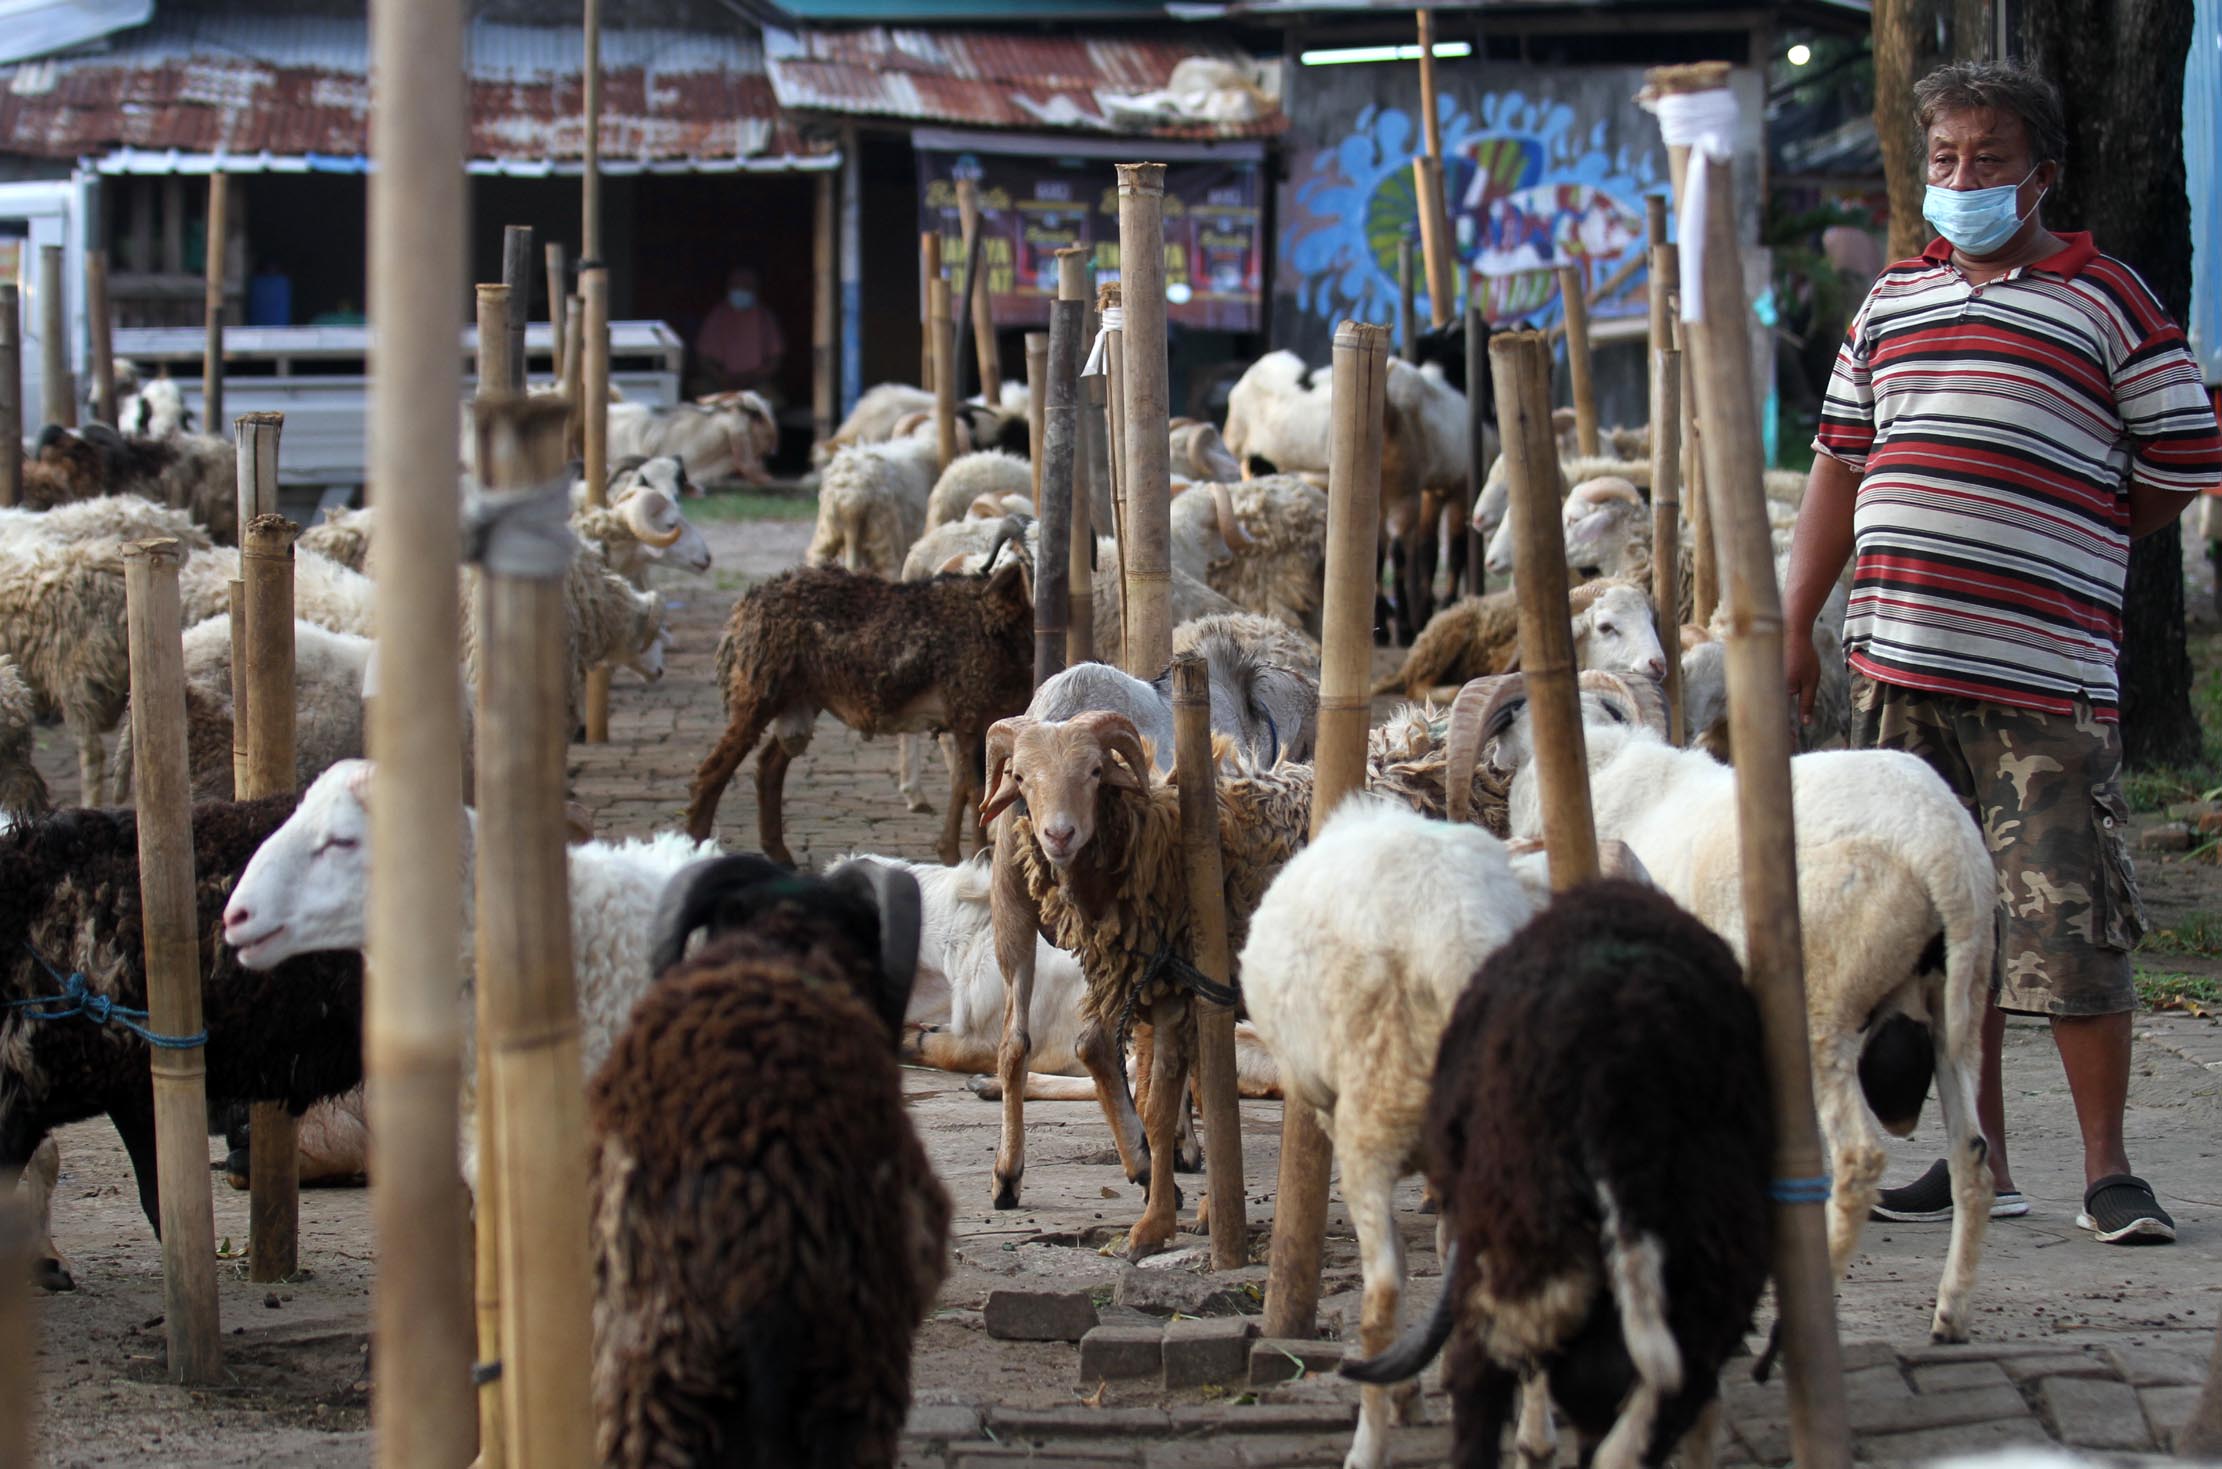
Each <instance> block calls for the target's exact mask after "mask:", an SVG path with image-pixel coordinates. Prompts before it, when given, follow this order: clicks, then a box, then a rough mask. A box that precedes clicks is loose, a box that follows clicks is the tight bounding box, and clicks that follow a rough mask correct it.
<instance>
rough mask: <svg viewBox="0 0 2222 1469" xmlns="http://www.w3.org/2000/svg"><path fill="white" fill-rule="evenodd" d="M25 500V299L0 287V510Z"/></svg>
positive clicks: (13, 287)
mask: <svg viewBox="0 0 2222 1469" xmlns="http://www.w3.org/2000/svg"><path fill="white" fill-rule="evenodd" d="M22 500H23V296H22V292H21V291H20V290H19V289H18V288H17V286H16V284H15V283H14V282H13V281H10V282H8V283H7V284H6V285H0V510H12V509H13V508H15V506H17V505H18V504H20V503H22Z"/></svg>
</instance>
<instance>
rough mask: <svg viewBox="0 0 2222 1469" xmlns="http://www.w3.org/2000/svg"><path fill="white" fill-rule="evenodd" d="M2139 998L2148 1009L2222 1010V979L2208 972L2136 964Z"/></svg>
mask: <svg viewBox="0 0 2222 1469" xmlns="http://www.w3.org/2000/svg"><path fill="white" fill-rule="evenodd" d="M2137 999H2138V1003H2140V1004H2142V1005H2143V1006H2144V1007H2145V1008H2146V1009H2148V1010H2182V1011H2185V1012H2187V1013H2189V1014H2192V1015H2199V1016H2212V1015H2216V1014H2222V979H2216V978H2214V977H2213V976H2212V975H2207V974H2175V973H2169V972H2167V971H2164V970H2158V969H2147V968H2145V967H2144V966H2143V965H2139V966H2138V968H2137Z"/></svg>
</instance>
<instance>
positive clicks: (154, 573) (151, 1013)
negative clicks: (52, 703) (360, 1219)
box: [14, 539, 223, 1383]
mask: <svg viewBox="0 0 2222 1469" xmlns="http://www.w3.org/2000/svg"><path fill="white" fill-rule="evenodd" d="M183 559H184V553H183V550H182V548H181V547H180V546H179V545H178V543H177V542H176V541H174V540H168V539H161V540H151V541H141V542H138V543H136V544H134V545H131V546H128V547H126V548H125V550H124V600H125V607H126V619H125V620H126V623H127V631H126V637H127V639H128V641H129V643H130V657H131V744H132V748H133V749H135V750H136V751H137V752H138V758H137V760H136V762H135V763H134V766H133V773H134V776H135V778H136V780H137V782H138V792H139V795H138V826H139V911H140V915H141V922H142V925H143V928H144V931H145V945H146V966H147V1010H148V1016H147V1025H148V1027H149V1028H150V1029H151V1030H153V1031H154V1033H155V1034H157V1035H161V1036H165V1037H172V1038H174V1039H173V1041H172V1043H171V1044H167V1045H161V1046H155V1047H151V1048H150V1050H151V1054H152V1057H153V1063H152V1065H153V1072H154V1146H155V1160H156V1174H157V1177H158V1180H159V1186H160V1189H161V1208H160V1210H159V1212H160V1214H161V1216H162V1221H161V1222H162V1310H163V1321H164V1331H165V1334H166V1335H167V1337H168V1341H169V1354H170V1380H171V1381H172V1382H182V1383H209V1382H214V1381H216V1380H217V1379H218V1377H219V1376H220V1375H221V1374H222V1371H223V1360H222V1355H221V1345H220V1342H221V1338H220V1337H219V1336H218V1335H217V1321H216V1220H215V1216H214V1214H213V1213H211V1204H210V1201H209V1195H208V1088H207V1079H208V1058H207V1050H206V1032H205V1031H204V1030H203V1029H202V1025H201V961H200V937H201V935H200V923H199V921H198V918H197V915H196V912H195V905H194V901H193V812H192V801H193V796H192V788H191V781H190V778H189V777H188V775H187V773H186V758H185V648H184V644H183V642H182V640H181V639H180V636H179V632H178V627H179V612H178V590H177V568H178V563H179V562H180V561H182V560H183ZM194 1038H198V1039H194ZM180 1040H191V1041H192V1043H191V1044H186V1045H181V1044H177V1043H176V1042H177V1041H180ZM14 1288H17V1289H20V1285H16V1286H14Z"/></svg>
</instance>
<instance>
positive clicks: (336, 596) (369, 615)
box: [178, 546, 377, 638]
mask: <svg viewBox="0 0 2222 1469" xmlns="http://www.w3.org/2000/svg"><path fill="white" fill-rule="evenodd" d="M239 575H240V572H239V552H238V551H237V550H236V549H234V548H232V547H230V546H218V547H216V548H215V549H214V550H212V551H206V552H201V553H198V554H195V555H192V556H188V557H187V558H186V560H185V564H184V565H183V566H182V567H180V568H178V600H179V602H180V604H181V606H182V609H183V611H184V614H185V624H186V626H188V627H191V626H193V625H195V624H197V623H202V622H206V621H207V620H208V619H209V618H211V617H220V616H223V615H224V614H226V613H228V612H229V611H231V584H232V582H234V581H236V580H238V579H239ZM376 602H377V590H376V588H375V587H374V586H373V585H372V583H371V580H370V578H369V577H367V576H365V575H363V574H362V573H361V572H359V571H351V570H349V569H348V568H347V567H345V566H342V565H340V564H339V563H338V562H336V561H328V560H326V559H325V558H324V557H322V556H319V555H317V554H316V553H315V552H314V551H304V550H302V549H301V548H300V547H298V546H296V547H295V548H294V551H293V613H294V616H296V617H298V618H301V619H304V620H306V621H309V622H313V623H315V624H316V625H317V626H318V627H324V628H329V629H331V630H332V631H333V632H344V633H352V634H354V635H355V636H356V637H359V638H367V637H370V636H373V634H374V632H375V627H374V610H375V605H376Z"/></svg>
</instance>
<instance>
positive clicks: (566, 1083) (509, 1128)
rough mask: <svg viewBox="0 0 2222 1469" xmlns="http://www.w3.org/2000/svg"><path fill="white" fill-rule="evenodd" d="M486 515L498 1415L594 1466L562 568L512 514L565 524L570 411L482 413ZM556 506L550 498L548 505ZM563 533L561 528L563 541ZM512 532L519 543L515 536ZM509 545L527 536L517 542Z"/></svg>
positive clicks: (482, 576) (485, 928)
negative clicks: (568, 849)
mask: <svg viewBox="0 0 2222 1469" xmlns="http://www.w3.org/2000/svg"><path fill="white" fill-rule="evenodd" d="M476 412H477V416H478V424H479V433H480V441H479V443H480V449H479V453H480V458H479V462H480V464H482V465H483V466H485V468H486V472H487V485H488V496H489V500H490V501H491V502H492V503H493V504H495V505H498V506H500V508H499V509H495V510H493V512H492V513H493V515H494V517H495V518H494V525H493V528H492V531H491V534H490V535H489V536H488V538H487V539H488V548H487V559H486V562H485V564H484V565H483V566H482V567H481V569H480V573H479V592H478V608H479V636H480V646H481V647H483V648H485V649H486V650H487V657H486V658H485V659H484V660H482V662H481V666H480V673H479V717H478V730H479V738H478V742H477V748H478V777H477V782H476V784H477V793H478V811H479V825H478V842H477V894H478V897H477V902H478V926H477V927H478V945H477V947H478V963H477V973H478V976H479V981H478V982H479V989H480V993H481V995H482V996H483V997H484V1003H485V1010H484V1014H485V1017H486V1021H487V1023H488V1024H487V1028H485V1029H482V1030H481V1031H480V1033H479V1038H478V1043H479V1046H480V1048H481V1051H482V1052H483V1053H486V1054H488V1055H489V1057H490V1062H491V1071H492V1076H493V1081H494V1096H495V1111H494V1125H495V1127H496V1128H497V1129H498V1130H499V1138H498V1140H497V1142H496V1146H495V1154H494V1157H495V1162H496V1165H497V1166H498V1167H499V1168H500V1170H501V1174H502V1178H501V1182H500V1183H499V1184H498V1185H497V1187H498V1191H499V1194H500V1205H499V1207H500V1221H499V1225H498V1230H499V1237H500V1240H501V1265H502V1269H501V1282H502V1284H501V1342H502V1381H501V1392H502V1420H503V1428H504V1430H505V1432H506V1434H507V1438H508V1445H507V1447H508V1449H509V1452H510V1454H511V1457H512V1458H513V1460H514V1461H515V1462H517V1463H519V1464H527V1465H534V1466H540V1465H564V1464H574V1465H585V1464H587V1463H588V1462H590V1460H591V1459H592V1457H593V1449H594V1421H593V1412H592V1399H591V1396H590V1394H589V1390H588V1377H589V1367H590V1358H591V1342H590V1326H591V1322H590V1318H591V1315H592V1310H593V1286H592V1279H591V1267H590V1263H589V1259H588V1250H587V1210H586V1151H585V1149H584V1148H582V1147H581V1146H580V1139H581V1138H583V1137H584V1136H585V1135H586V1098H585V1094H584V1092H583V1090H582V1089H581V1087H580V1085H579V1075H580V1060H579V1022H578V1008H577V1002H576V1000H575V998H574V995H573V992H572V978H571V957H572V956H571V925H570V922H569V919H568V917H567V916H566V915H567V914H568V911H569V907H570V886H569V878H568V876H567V870H568V869H567V865H566V859H565V856H564V823H563V789H564V774H565V772H564V748H565V744H566V739H565V733H566V732H565V730H564V728H563V708H564V699H565V692H564V690H565V684H566V683H567V682H568V679H569V672H568V669H567V668H566V666H565V660H566V656H567V655H566V653H565V650H564V642H563V638H562V636H561V628H562V626H563V574H564V562H565V561H566V560H567V559H568V558H567V557H565V556H562V555H560V554H556V555H551V554H549V553H548V552H547V551H546V550H545V549H544V547H542V546H540V545H537V544H535V543H534V542H532V541H531V540H528V539H527V538H526V537H525V536H523V535H514V536H513V535H512V534H511V533H510V532H509V531H508V530H505V527H504V525H503V519H504V518H505V517H508V516H516V517H529V518H530V519H531V520H534V521H539V520H542V519H551V520H553V521H555V522H557V523H560V522H561V520H562V519H563V517H564V515H565V513H566V510H567V507H568V487H567V485H566V482H565V480H566V477H565V474H564V455H563V435H562V417H561V410H560V408H558V407H557V406H556V405H553V404H546V403H536V402H534V401H532V400H530V399H516V398H509V399H502V400H496V401H482V402H480V403H479V404H478V405H477V408H476ZM551 500H552V501H560V502H561V503H560V504H557V505H555V506H554V507H553V508H551V507H550V506H549V505H548V504H546V503H545V502H547V501H551ZM565 539H568V538H567V537H566V538H565ZM505 541H509V542H512V544H510V545H507V546H505V544H504V543H505ZM515 542H523V543H524V544H522V545H518V544H515Z"/></svg>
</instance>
